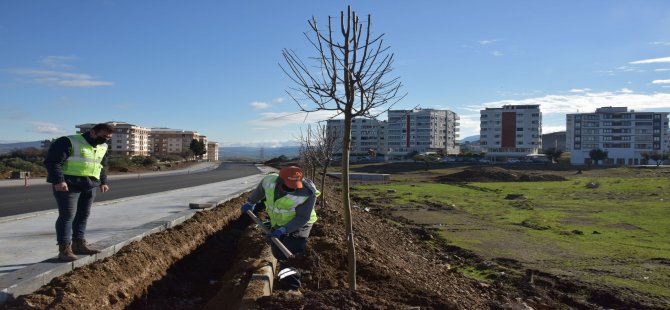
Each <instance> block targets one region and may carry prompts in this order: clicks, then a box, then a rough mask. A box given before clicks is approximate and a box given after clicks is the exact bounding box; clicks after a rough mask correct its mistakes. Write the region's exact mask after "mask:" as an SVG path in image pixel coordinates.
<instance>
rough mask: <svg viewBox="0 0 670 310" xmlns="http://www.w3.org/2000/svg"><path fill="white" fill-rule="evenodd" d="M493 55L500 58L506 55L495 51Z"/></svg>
mask: <svg viewBox="0 0 670 310" xmlns="http://www.w3.org/2000/svg"><path fill="white" fill-rule="evenodd" d="M491 55H493V56H496V57H499V56H503V55H505V54H503V53H502V52H501V51H493V52H491Z"/></svg>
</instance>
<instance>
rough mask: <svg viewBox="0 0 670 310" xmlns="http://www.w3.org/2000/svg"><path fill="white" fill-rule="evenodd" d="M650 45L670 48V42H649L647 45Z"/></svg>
mask: <svg viewBox="0 0 670 310" xmlns="http://www.w3.org/2000/svg"><path fill="white" fill-rule="evenodd" d="M649 44H651V45H664V46H670V41H656V42H651V43H649Z"/></svg>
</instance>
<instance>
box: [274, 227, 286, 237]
mask: <svg viewBox="0 0 670 310" xmlns="http://www.w3.org/2000/svg"><path fill="white" fill-rule="evenodd" d="M285 233H286V227H283V226H282V227H279V228H277V229H275V231H273V232H272V236H273V237H277V238H279V237H281V235H283V234H285Z"/></svg>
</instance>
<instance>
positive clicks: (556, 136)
mask: <svg viewBox="0 0 670 310" xmlns="http://www.w3.org/2000/svg"><path fill="white" fill-rule="evenodd" d="M552 147H553V148H555V149H557V150H561V151H565V131H557V132H552V133H545V134H542V149H545V150H546V149H548V148H552Z"/></svg>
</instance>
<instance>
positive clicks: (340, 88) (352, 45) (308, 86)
mask: <svg viewBox="0 0 670 310" xmlns="http://www.w3.org/2000/svg"><path fill="white" fill-rule="evenodd" d="M308 23H309V26H310V32H309V33H305V36H306V37H307V39H308V40H309V42H310V43H311V44H312V46H313V47H314V48H315V50H316V56H315V57H311V58H309V59H310V60H314V61H315V64H314V65H315V66H312V65H309V66H308V65H307V64H306V63H304V62H303V61H302V59H301V58H300V57H299V56H298V55H297V54H296V53H295V52H294V51H292V50H289V49H284V50H283V51H282V55H283V56H284V60H285V62H286V64H285V65H282V66H281V68H282V70H284V72H285V73H286V75H287V76H288V77H289V78H291V80H292V81H293V82H295V84H296V86H294V87H291V90H292V91H289V95H290V96H291V97H292V98H293V100H294V101H295V102H296V103H297V104H298V106H299V107H300V109H301V110H302V111H304V112H307V113H310V112H316V111H334V112H336V113H337V114H339V115H343V116H344V133H343V136H342V137H341V138H342V203H343V209H344V225H345V229H346V233H347V248H348V256H347V258H348V272H349V274H348V277H349V288H350V289H351V290H356V250H355V243H354V233H353V226H352V222H351V201H350V197H349V155H350V148H351V121H352V119H353V118H354V117H371V116H372V114H373V113H374V112H378V111H379V110H381V108H382V107H384V106H386V105H392V104H394V103H395V102H397V101H398V100H400V99H402V97H403V96H401V95H399V90H400V87H401V83H400V80H399V78H398V77H389V75H390V73H391V72H392V70H393V67H392V65H393V53H389V47H388V46H385V45H384V40H383V34H382V35H379V36H373V35H372V33H371V30H372V19H371V17H370V15H368V16H367V19H366V21H365V23H363V22H361V20H360V19H359V16H358V15H357V14H356V12H354V11H352V10H351V7H348V8H347V11H346V12H344V11H342V12H340V18H339V25H337V24H336V25H333V18H332V17H330V16H329V17H328V23H327V26H326V28H325V29H324V30H323V31H322V30H321V28H320V27H319V24H317V20H316V18H315V17H312V19H311V20H309V21H308ZM312 104H313V105H312Z"/></svg>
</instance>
